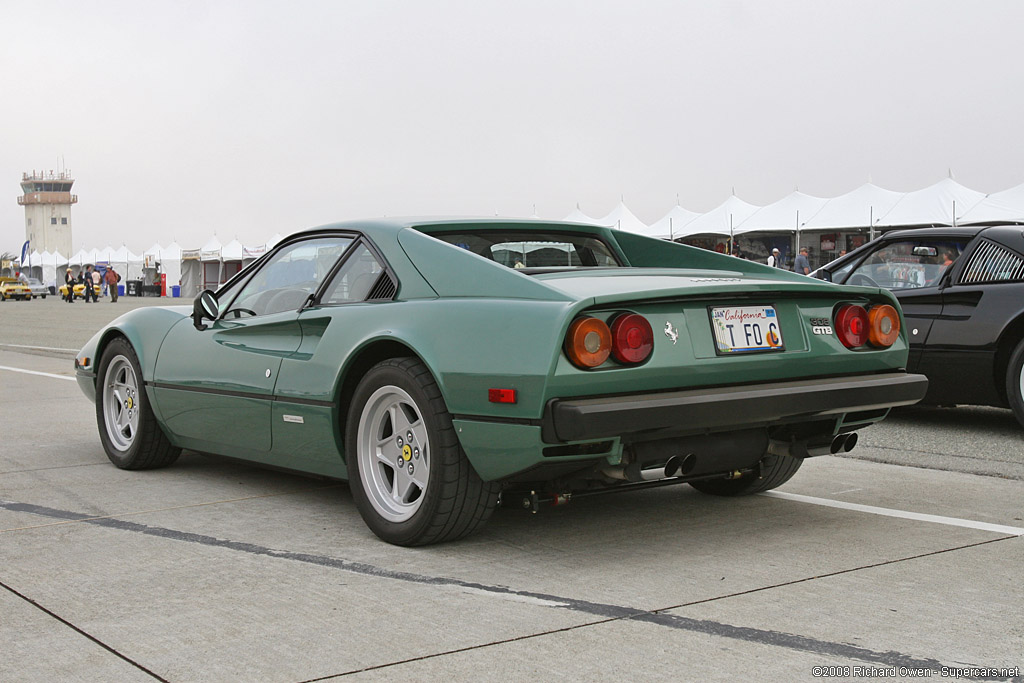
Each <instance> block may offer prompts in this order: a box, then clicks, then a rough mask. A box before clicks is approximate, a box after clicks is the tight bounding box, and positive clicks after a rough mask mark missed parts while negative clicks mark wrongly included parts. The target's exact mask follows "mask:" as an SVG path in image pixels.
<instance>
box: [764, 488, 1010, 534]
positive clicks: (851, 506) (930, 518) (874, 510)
mask: <svg viewBox="0 0 1024 683" xmlns="http://www.w3.org/2000/svg"><path fill="white" fill-rule="evenodd" d="M760 495H762V496H769V497H771V498H782V499H783V500H792V501H796V502H798V503H810V504H812V505H824V506H825V507H830V508H839V509H841V510H854V511H856V512H867V513H869V514H872V515H883V516H885V517H899V518H901V519H913V520H916V521H918V522H932V523H934V524H945V525H946V526H959V527H964V528H965V529H979V530H981V531H991V532H993V533H997V534H1009V535H1010V536H1024V528H1021V527H1016V526H1004V525H1002V524H989V523H988V522H975V521H973V520H970V519H959V518H957V517H942V516H940V515H926V514H922V513H920V512H906V511H905V510H893V509H890V508H880V507H875V506H874V505H860V504H859V503H845V502H843V501H841V500H829V499H828V498H814V497H813V496H801V495H800V494H797V493H783V492H782V491H765V492H764V493H762V494H760Z"/></svg>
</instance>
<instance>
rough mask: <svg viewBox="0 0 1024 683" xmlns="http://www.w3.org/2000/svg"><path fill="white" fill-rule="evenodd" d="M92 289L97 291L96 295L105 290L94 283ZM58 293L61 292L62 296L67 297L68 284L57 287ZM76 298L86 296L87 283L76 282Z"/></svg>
mask: <svg viewBox="0 0 1024 683" xmlns="http://www.w3.org/2000/svg"><path fill="white" fill-rule="evenodd" d="M92 291H94V292H95V293H96V296H99V295H100V292H101V291H103V290H102V289H100V286H99V285H93V286H92ZM57 293H58V294H60V295H61V297H62V298H63V297H66V296H67V295H68V286H67V285H61V286H60V287H58V288H57ZM75 298H76V299H84V298H85V284H84V283H82V282H76V283H75Z"/></svg>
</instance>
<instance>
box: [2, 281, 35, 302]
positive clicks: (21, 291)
mask: <svg viewBox="0 0 1024 683" xmlns="http://www.w3.org/2000/svg"><path fill="white" fill-rule="evenodd" d="M6 299H23V300H24V301H29V300H30V299H32V290H31V289H29V288H28V285H26V284H25V283H24V282H22V281H21V280H19V279H17V278H13V277H0V301H4V300H6Z"/></svg>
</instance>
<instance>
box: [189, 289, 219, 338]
mask: <svg viewBox="0 0 1024 683" xmlns="http://www.w3.org/2000/svg"><path fill="white" fill-rule="evenodd" d="M219 314H220V306H219V305H218V304H217V297H216V296H214V295H213V291H212V290H209V289H205V290H203V291H202V292H201V293H200V294H199V296H197V297H196V300H195V302H194V303H193V304H192V324H193V325H194V326H195V328H196V329H197V330H199V331H202V330H205V329H206V327H207V326H206V325H204V324H203V320H204V319H205V320H216V319H217V316H218V315H219Z"/></svg>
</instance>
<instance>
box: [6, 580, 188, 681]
mask: <svg viewBox="0 0 1024 683" xmlns="http://www.w3.org/2000/svg"><path fill="white" fill-rule="evenodd" d="M0 587H2V588H4V589H5V590H7V591H8V592H10V593H11V594H12V595H15V596H17V597H19V598H21V599H22V600H24V601H25V602H27V603H28V604H30V605H32V606H33V607H35V608H36V609H37V610H39V611H41V612H43V613H44V614H46V615H48V616H50V617H51V618H53V619H56V620H57V621H59V622H60V623H62V624H64V625H65V626H67V627H68V628H70V629H71V630H73V631H75V632H76V633H78V634H79V635H82V636H84V637H86V638H88V639H89V640H91V641H92V642H94V643H96V644H97V645H99V646H100V647H102V648H103V649H104V650H106V651H107V652H110V653H111V654H113V655H114V656H116V657H119V658H120V659H123V660H124V661H126V662H128V663H129V664H131V665H132V666H134V667H135V668H136V669H138V670H139V671H142V672H143V673H146V674H149V675H150V676H152V677H153V678H155V679H156V680H158V681H162V683H170V682H169V681H168V680H167V679H166V678H164V677H162V676H160V675H159V674H157V673H155V672H153V671H150V670H149V669H147V668H146V667H144V666H143V665H142V664H139V663H138V662H136V661H135V660H133V659H132V658H131V657H129V656H127V655H125V654H122V653H121V652H118V651H117V650H115V649H114V648H113V647H111V646H110V645H107V644H106V643H104V642H103V641H102V640H100V639H99V638H97V637H96V636H94V635H92V634H91V633H89V632H88V631H85V630H84V629H82V628H79V627H78V626H75V625H74V624H72V623H71V622H70V621H68V620H67V619H65V618H64V617H62V616H60V615H59V614H57V613H56V612H54V611H53V610H51V609H49V608H47V607H44V606H42V605H40V604H39V603H38V602H36V601H35V600H33V599H32V598H30V597H28V596H27V595H24V594H23V593H20V592H18V591H17V590H15V589H14V588H12V587H10V586H8V585H7V584H6V583H4V582H3V581H0Z"/></svg>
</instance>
